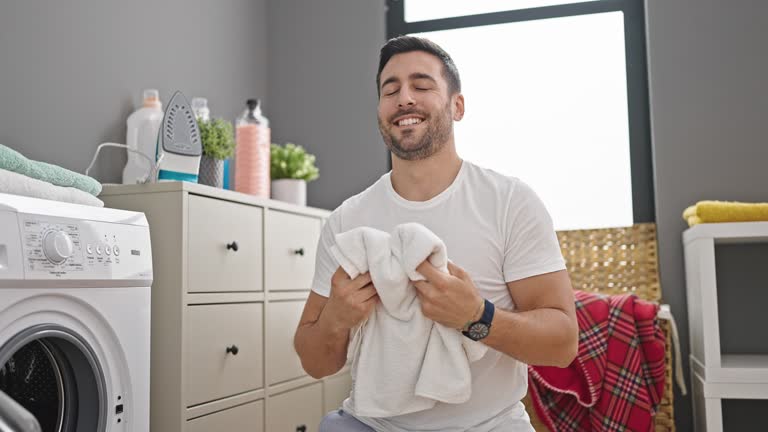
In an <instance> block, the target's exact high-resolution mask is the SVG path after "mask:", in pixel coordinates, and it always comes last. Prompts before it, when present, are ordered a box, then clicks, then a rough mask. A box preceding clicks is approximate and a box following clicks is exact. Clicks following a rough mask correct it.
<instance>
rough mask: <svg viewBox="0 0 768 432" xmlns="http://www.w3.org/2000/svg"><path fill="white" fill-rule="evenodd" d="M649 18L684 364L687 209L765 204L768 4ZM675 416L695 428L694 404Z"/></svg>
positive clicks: (697, 7) (673, 294) (665, 247)
mask: <svg viewBox="0 0 768 432" xmlns="http://www.w3.org/2000/svg"><path fill="white" fill-rule="evenodd" d="M646 14H647V27H648V53H649V75H650V96H651V123H652V126H651V128H652V136H653V151H654V163H655V181H656V222H657V225H658V237H659V261H660V270H661V286H662V292H663V294H664V298H665V300H666V301H667V302H668V303H670V304H671V306H672V311H673V313H674V315H675V317H676V318H677V323H678V326H679V328H680V334H681V337H682V340H683V341H682V342H683V343H682V346H683V351H684V352H683V354H684V356H683V358H684V359H687V358H688V351H689V350H688V343H689V342H688V316H687V307H686V298H685V276H684V270H683V251H682V243H681V233H682V232H683V230H684V229H685V228H687V225H686V224H685V223H684V222H683V220H682V218H681V213H682V211H683V209H684V208H685V207H686V206H688V205H690V204H692V203H694V202H696V201H698V200H702V199H720V200H745V201H767V200H768V169H766V168H765V165H766V162H768V121H766V120H767V119H768V85H766V77H768V57H766V56H765V42H766V40H768V3H766V2H762V1H759V0H738V1H733V0H732V1H726V0H717V1H716V0H675V1H665V0H647V10H646ZM743 282H745V283H746V282H748V281H747V280H743ZM755 336H756V335H755ZM683 364H684V365H685V367H686V378H688V375H687V374H688V367H687V366H688V362H687V361H684V362H683ZM675 410H676V418H677V422H678V426H679V428H680V430H681V431H690V430H692V425H691V420H690V418H691V406H690V399H689V398H684V399H681V398H678V399H676V401H675Z"/></svg>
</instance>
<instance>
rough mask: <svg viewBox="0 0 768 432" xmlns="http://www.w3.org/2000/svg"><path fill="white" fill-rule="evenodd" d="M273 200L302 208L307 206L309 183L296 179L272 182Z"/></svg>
mask: <svg viewBox="0 0 768 432" xmlns="http://www.w3.org/2000/svg"><path fill="white" fill-rule="evenodd" d="M272 198H273V199H276V200H279V201H285V202H289V203H292V204H298V205H300V206H306V205H307V182H306V181H305V180H296V179H279V180H272Z"/></svg>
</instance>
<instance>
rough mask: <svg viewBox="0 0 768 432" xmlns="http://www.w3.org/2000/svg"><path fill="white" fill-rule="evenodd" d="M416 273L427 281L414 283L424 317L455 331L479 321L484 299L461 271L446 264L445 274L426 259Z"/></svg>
mask: <svg viewBox="0 0 768 432" xmlns="http://www.w3.org/2000/svg"><path fill="white" fill-rule="evenodd" d="M416 271H418V272H419V273H420V274H421V275H422V276H424V277H425V278H426V279H427V280H425V281H415V282H414V283H413V284H414V286H415V287H416V292H417V293H418V294H417V295H418V296H419V300H420V301H421V311H422V312H423V313H424V316H426V317H427V318H429V319H431V320H433V321H435V322H438V323H440V324H442V325H444V326H446V327H449V328H454V329H461V328H463V327H464V325H465V324H467V322H470V321H476V320H478V319H479V318H480V315H482V308H481V305H482V304H483V302H484V300H483V298H482V297H480V294H479V293H478V291H477V287H475V284H474V283H473V282H472V279H470V277H469V275H468V274H467V272H465V271H464V270H463V269H461V268H460V267H458V266H457V265H455V264H453V263H452V262H448V271H449V272H450V274H446V273H443V272H441V271H440V270H438V269H437V268H436V267H435V266H433V265H432V264H431V263H430V262H429V261H427V260H425V261H424V262H423V263H421V264H420V265H419V267H417V268H416Z"/></svg>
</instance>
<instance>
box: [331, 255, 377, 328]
mask: <svg viewBox="0 0 768 432" xmlns="http://www.w3.org/2000/svg"><path fill="white" fill-rule="evenodd" d="M378 299H379V296H378V294H377V293H376V287H374V286H373V283H371V275H370V274H368V273H363V274H361V275H359V276H357V277H356V278H354V279H350V278H349V275H347V273H346V272H345V271H344V269H343V268H341V267H339V268H338V269H336V273H334V274H333V277H332V278H331V294H330V296H329V297H328V303H327V304H326V305H325V309H324V310H323V314H326V313H327V314H328V317H329V318H330V319H332V320H333V322H334V324H335V326H334V327H335V328H336V330H349V329H351V328H353V327H355V326H356V325H358V324H360V323H361V322H362V321H363V320H364V319H366V318H367V317H368V315H370V314H371V311H373V308H374V306H376V303H377V301H378Z"/></svg>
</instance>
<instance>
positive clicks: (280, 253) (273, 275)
mask: <svg viewBox="0 0 768 432" xmlns="http://www.w3.org/2000/svg"><path fill="white" fill-rule="evenodd" d="M266 226H267V233H268V234H267V235H268V236H269V238H268V239H267V244H266V248H265V249H266V254H267V256H266V263H267V267H266V272H267V274H266V281H267V287H268V289H269V290H270V291H284V290H309V289H310V288H312V277H313V276H314V271H315V251H316V249H317V241H318V239H319V238H320V228H321V226H322V221H321V220H320V219H318V218H314V217H309V216H299V215H295V214H291V213H284V212H280V211H274V210H270V211H269V213H268V215H267V224H266Z"/></svg>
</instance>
